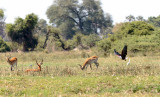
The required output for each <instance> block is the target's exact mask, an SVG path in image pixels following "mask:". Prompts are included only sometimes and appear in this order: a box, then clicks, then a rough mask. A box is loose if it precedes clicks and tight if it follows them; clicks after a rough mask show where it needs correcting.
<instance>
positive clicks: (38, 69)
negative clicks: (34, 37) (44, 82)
mask: <svg viewBox="0 0 160 97" xmlns="http://www.w3.org/2000/svg"><path fill="white" fill-rule="evenodd" d="M36 64H37V65H38V68H37V69H27V70H26V71H25V72H29V71H34V72H36V71H41V65H42V64H43V59H42V61H41V63H40V64H39V63H38V62H37V60H36Z"/></svg>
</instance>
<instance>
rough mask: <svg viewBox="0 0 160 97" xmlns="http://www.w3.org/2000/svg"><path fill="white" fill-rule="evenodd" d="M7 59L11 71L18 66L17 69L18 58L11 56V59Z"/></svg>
mask: <svg viewBox="0 0 160 97" xmlns="http://www.w3.org/2000/svg"><path fill="white" fill-rule="evenodd" d="M5 56H6V54H5ZM6 59H7V62H8V63H9V64H10V66H11V71H12V70H13V68H12V67H14V65H16V69H17V58H16V57H13V58H11V55H10V56H9V57H7V56H6Z"/></svg>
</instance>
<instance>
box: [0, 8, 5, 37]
mask: <svg viewBox="0 0 160 97" xmlns="http://www.w3.org/2000/svg"><path fill="white" fill-rule="evenodd" d="M4 27H5V17H4V11H3V9H0V36H1V37H2V38H4V37H5V32H4Z"/></svg>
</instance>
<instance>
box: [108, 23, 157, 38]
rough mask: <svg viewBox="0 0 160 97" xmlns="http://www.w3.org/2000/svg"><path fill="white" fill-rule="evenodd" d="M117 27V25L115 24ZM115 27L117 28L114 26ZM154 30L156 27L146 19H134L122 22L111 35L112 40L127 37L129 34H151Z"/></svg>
mask: <svg viewBox="0 0 160 97" xmlns="http://www.w3.org/2000/svg"><path fill="white" fill-rule="evenodd" d="M115 27H117V26H115ZM113 29H115V28H113ZM153 31H154V27H153V26H152V25H150V24H148V23H146V22H144V21H134V22H131V23H130V22H126V23H123V24H120V25H119V27H118V28H116V30H115V32H113V33H114V35H110V36H111V40H113V41H114V40H115V39H122V38H123V37H127V35H138V36H141V35H151V34H152V33H153Z"/></svg>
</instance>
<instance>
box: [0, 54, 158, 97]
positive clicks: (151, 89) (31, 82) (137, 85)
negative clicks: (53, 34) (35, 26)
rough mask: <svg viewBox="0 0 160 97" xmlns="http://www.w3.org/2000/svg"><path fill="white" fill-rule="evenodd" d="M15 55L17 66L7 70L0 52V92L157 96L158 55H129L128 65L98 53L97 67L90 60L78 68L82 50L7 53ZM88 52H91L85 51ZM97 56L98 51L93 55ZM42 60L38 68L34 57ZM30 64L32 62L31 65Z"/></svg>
mask: <svg viewBox="0 0 160 97" xmlns="http://www.w3.org/2000/svg"><path fill="white" fill-rule="evenodd" d="M11 55H12V57H13V56H15V57H17V58H18V69H17V70H16V69H15V70H14V71H10V66H9V64H8V63H7V62H6V59H5V54H4V53H0V96H27V97H28V96H41V97H48V96H51V97H53V96H58V97H61V96H62V97H63V96H69V97H71V96H73V97H75V96H78V97H79V96H84V97H86V96H90V97H103V96H104V97H107V96H111V97H112V96H121V97H124V96H126V97H128V96H141V97H142V96H147V97H148V96H152V97H153V96H156V97H157V96H159V95H160V72H159V71H160V65H159V63H160V56H134V57H133V56H132V57H130V56H129V58H130V60H131V63H130V65H128V66H127V65H126V63H127V61H122V60H120V59H119V58H118V57H117V56H114V55H110V56H109V57H99V60H98V62H99V64H100V66H99V68H98V69H96V66H95V65H94V64H92V68H93V70H90V68H89V67H88V69H87V70H84V71H82V70H81V69H80V67H79V66H78V65H77V64H83V62H84V61H85V59H86V58H85V53H84V52H74V51H73V52H55V53H49V54H47V53H43V52H29V53H21V54H20V53H11ZM89 55H94V54H92V53H90V52H89ZM97 56H98V55H97ZM42 58H43V60H44V62H43V65H42V71H41V72H29V73H25V72H24V71H25V70H26V69H28V68H37V65H36V64H35V60H36V59H37V60H38V61H41V59H42ZM31 65H32V66H31Z"/></svg>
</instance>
